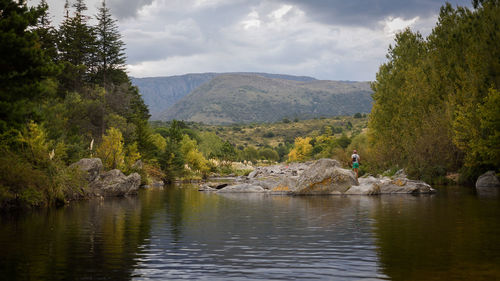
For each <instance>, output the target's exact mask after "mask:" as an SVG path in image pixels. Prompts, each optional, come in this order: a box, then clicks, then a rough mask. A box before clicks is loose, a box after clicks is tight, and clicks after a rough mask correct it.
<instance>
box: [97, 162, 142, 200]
mask: <svg viewBox="0 0 500 281" xmlns="http://www.w3.org/2000/svg"><path fill="white" fill-rule="evenodd" d="M140 185H141V176H140V175H139V174H138V173H132V174H130V175H129V176H125V175H124V174H123V173H122V172H121V171H120V170H117V169H115V170H111V171H108V172H105V173H102V174H101V175H100V176H99V178H98V179H96V180H95V181H93V182H91V183H90V189H91V193H92V194H93V195H94V196H103V197H107V196H125V195H131V194H136V193H137V190H138V189H139V186H140Z"/></svg>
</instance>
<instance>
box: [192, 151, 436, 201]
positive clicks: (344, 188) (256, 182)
mask: <svg viewBox="0 0 500 281" xmlns="http://www.w3.org/2000/svg"><path fill="white" fill-rule="evenodd" d="M214 186H215V185H211V186H209V185H207V187H202V188H200V190H203V191H215V190H216V189H215V188H213V187H214ZM208 188H210V189H208ZM218 192H221V193H231V192H234V193H238V192H240V193H242V192H246V193H252V192H254V193H269V194H284V195H310V194H346V195H354V194H360V195H378V194H392V193H412V194H420V193H432V192H435V190H434V189H433V188H432V187H431V186H430V185H428V184H426V183H424V182H422V181H414V180H409V179H407V178H406V175H405V173H404V171H402V170H400V171H399V173H398V176H397V177H396V178H395V179H391V178H389V177H378V178H376V177H373V176H367V177H363V178H360V179H359V181H358V180H356V178H355V175H354V173H353V172H352V171H351V170H348V169H343V168H342V167H341V166H340V164H339V162H337V161H336V160H332V159H320V160H317V161H310V162H306V163H290V164H289V165H284V164H282V165H275V166H266V167H256V168H255V170H254V171H253V172H252V173H250V174H249V175H248V177H247V178H246V179H245V180H244V181H243V182H236V183H234V184H233V185H229V186H226V187H223V188H222V189H220V190H219V191H218Z"/></svg>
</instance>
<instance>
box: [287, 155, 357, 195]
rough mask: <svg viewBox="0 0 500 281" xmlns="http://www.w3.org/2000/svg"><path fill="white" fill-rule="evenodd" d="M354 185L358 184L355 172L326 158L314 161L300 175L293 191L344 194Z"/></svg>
mask: <svg viewBox="0 0 500 281" xmlns="http://www.w3.org/2000/svg"><path fill="white" fill-rule="evenodd" d="M353 185H358V182H357V180H356V177H355V175H354V173H352V172H351V171H350V170H346V169H342V168H341V167H340V164H339V162H338V161H336V160H333V159H326V158H325V159H319V160H317V161H316V162H314V163H313V164H312V165H311V166H309V168H308V169H307V170H305V171H304V172H303V173H302V174H301V175H300V176H299V178H298V180H297V184H296V186H295V187H293V188H292V193H293V194H297V195H304V194H343V193H344V192H346V191H347V190H348V189H349V188H351V186H353Z"/></svg>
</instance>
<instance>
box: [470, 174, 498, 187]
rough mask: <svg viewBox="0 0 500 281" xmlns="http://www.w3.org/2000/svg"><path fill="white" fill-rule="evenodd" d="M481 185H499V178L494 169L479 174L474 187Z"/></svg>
mask: <svg viewBox="0 0 500 281" xmlns="http://www.w3.org/2000/svg"><path fill="white" fill-rule="evenodd" d="M478 187H480V188H483V187H486V188H488V187H500V180H498V177H497V175H496V174H495V171H488V172H486V173H484V174H482V175H481V176H479V178H478V179H477V181H476V188H478Z"/></svg>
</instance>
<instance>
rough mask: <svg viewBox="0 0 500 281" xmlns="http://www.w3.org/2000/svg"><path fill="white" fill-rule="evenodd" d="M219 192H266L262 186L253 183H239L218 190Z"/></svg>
mask: <svg viewBox="0 0 500 281" xmlns="http://www.w3.org/2000/svg"><path fill="white" fill-rule="evenodd" d="M217 192H218V193H230V192H232V193H258V192H266V190H265V189H264V188H262V186H258V185H253V184H248V183H244V184H237V185H231V186H227V187H224V188H222V189H220V190H219V191H217Z"/></svg>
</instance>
